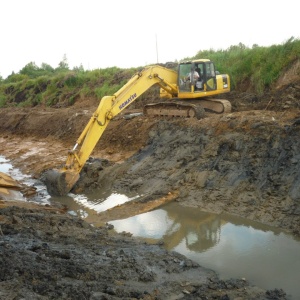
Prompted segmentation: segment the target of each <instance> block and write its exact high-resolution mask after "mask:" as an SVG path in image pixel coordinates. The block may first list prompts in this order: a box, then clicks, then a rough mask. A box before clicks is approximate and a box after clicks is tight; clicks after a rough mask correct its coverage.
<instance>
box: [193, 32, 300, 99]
mask: <svg viewBox="0 0 300 300" xmlns="http://www.w3.org/2000/svg"><path fill="white" fill-rule="evenodd" d="M193 58H209V59H211V60H212V61H213V62H214V63H215V65H216V66H217V69H218V71H220V73H227V74H229V76H230V78H231V87H232V89H238V87H239V86H247V87H249V88H250V89H251V90H253V91H255V92H256V93H258V94H261V93H263V92H264V91H265V90H267V89H269V88H271V87H272V84H273V83H274V82H275V81H276V80H277V79H278V78H279V76H280V75H281V74H282V72H284V70H285V69H287V68H288V67H289V66H290V65H291V64H292V63H293V62H295V61H296V60H297V59H299V58H300V40H298V39H294V38H293V37H291V38H290V39H289V40H287V41H286V42H285V43H284V44H281V45H273V46H271V47H260V46H258V45H253V46H252V48H247V47H246V46H245V45H243V44H241V43H240V44H239V45H237V46H231V47H229V48H228V49H227V50H218V51H215V50H208V51H199V52H198V53H197V54H196V55H195V56H194V57H193Z"/></svg>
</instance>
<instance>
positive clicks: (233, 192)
mask: <svg viewBox="0 0 300 300" xmlns="http://www.w3.org/2000/svg"><path fill="white" fill-rule="evenodd" d="M297 72H298V71H297ZM297 72H296V73H297ZM294 73H295V71H294ZM294 73H293V74H294ZM288 74H289V73H288V72H287V75H288ZM297 74H299V73H297ZM228 97H229V98H228ZM228 97H226V98H227V99H229V100H230V101H231V102H232V105H233V111H232V112H231V113H228V114H225V115H215V114H210V113H207V115H206V117H205V118H204V119H201V120H194V119H177V118H163V117H146V116H143V115H140V116H137V117H133V118H127V117H126V118H124V114H125V115H127V116H128V115H130V114H131V113H133V112H138V111H140V108H139V107H138V105H137V106H135V107H134V110H132V108H131V109H126V110H125V111H124V114H122V115H120V116H118V117H116V118H115V119H114V120H112V121H111V123H110V124H109V126H108V128H107V130H106V131H105V132H104V134H103V136H102V138H101V140H100V141H99V143H98V144H97V146H96V148H95V150H94V152H93V153H92V157H91V158H90V160H89V161H88V163H87V164H86V166H85V167H84V169H83V171H82V174H81V178H80V180H79V182H78V183H77V184H76V186H75V187H74V189H73V192H75V193H76V192H83V191H84V192H85V193H88V192H89V191H91V190H93V189H95V188H110V189H113V190H116V191H120V192H122V193H126V192H136V193H138V194H141V195H144V197H142V198H141V199H140V200H139V202H136V203H135V205H134V208H135V210H134V208H133V206H130V205H124V206H123V207H121V209H120V207H119V208H118V209H116V210H113V211H110V212H109V213H104V214H99V216H97V217H98V218H99V222H102V225H101V226H99V227H94V226H91V225H90V224H88V223H86V222H85V221H83V220H81V219H79V218H76V217H72V216H69V215H68V214H66V213H65V209H64V208H62V207H61V206H59V205H58V204H57V203H56V204H55V203H53V205H52V206H48V205H47V206H40V205H37V204H33V203H32V202H29V201H28V202H17V201H4V200H2V201H0V202H1V203H0V205H1V206H0V226H1V227H0V229H1V230H0V252H1V256H0V299H288V297H287V296H286V295H285V293H284V291H282V290H281V289H280V288H278V289H275V290H272V291H265V290H262V289H261V288H259V287H254V286H251V283H248V282H247V281H246V280H245V279H230V280H227V281H224V280H220V279H219V278H218V276H217V274H215V273H214V271H212V270H207V269H204V268H202V267H201V266H199V265H197V264H196V263H194V262H193V261H190V260H188V259H186V258H185V257H183V256H181V255H179V254H178V253H174V252H168V251H166V250H164V249H163V247H162V245H149V244H147V243H145V242H143V241H141V240H137V239H134V238H132V237H130V234H128V233H122V234H117V233H115V232H114V231H113V228H112V226H110V225H109V224H108V223H109V221H110V220H113V219H120V218H125V217H128V216H130V215H134V214H137V213H139V212H141V211H145V210H149V209H153V208H155V207H157V206H158V205H161V204H163V203H165V202H167V201H177V202H178V203H180V204H181V205H183V206H189V207H200V208H202V209H203V210H206V211H211V212H216V213H222V212H226V213H230V214H235V215H239V216H243V217H246V218H249V219H252V220H256V221H260V222H262V223H265V224H270V225H273V226H276V227H278V228H281V229H284V230H286V231H289V232H292V233H294V234H296V235H299V234H300V173H299V170H300V138H299V137H300V104H299V103H300V102H299V101H300V80H299V77H296V78H295V76H294V77H293V78H291V77H288V76H286V77H285V78H281V79H280V80H279V81H278V84H277V87H274V89H273V90H272V91H270V92H268V93H266V94H264V95H263V96H257V95H255V94H254V93H250V92H243V93H242V92H232V93H231V94H230V95H229V96H228ZM150 100H151V99H150ZM97 105H98V103H97V101H95V100H93V99H81V100H78V101H77V102H76V103H75V105H74V106H72V107H65V108H44V107H35V108H18V109H16V108H3V109H1V110H0V128H1V134H0V154H1V155H3V156H5V157H6V158H7V159H9V160H11V162H12V164H13V165H14V166H15V167H18V168H19V169H21V170H22V172H23V173H26V174H29V175H31V176H32V177H34V178H36V179H37V180H39V179H41V178H43V173H44V171H45V170H47V169H52V168H57V167H59V166H61V165H62V164H63V163H64V161H65V159H66V155H67V151H68V150H69V149H72V147H73V146H74V144H75V142H76V139H77V138H78V136H79V135H80V133H81V131H82V129H83V128H84V126H85V125H86V123H87V121H88V120H89V118H90V116H91V114H92V113H93V111H94V110H95V109H96V107H97ZM28 200H30V198H28ZM153 203H154V204H153ZM138 205H140V206H139V207H138ZM137 207H138V209H137ZM124 212H125V213H124Z"/></svg>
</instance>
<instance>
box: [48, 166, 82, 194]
mask: <svg viewBox="0 0 300 300" xmlns="http://www.w3.org/2000/svg"><path fill="white" fill-rule="evenodd" d="M78 179H79V174H78V173H75V172H71V171H60V170H48V171H46V172H45V173H44V174H43V176H42V181H43V182H44V183H45V185H46V187H47V191H48V193H49V194H50V195H51V196H64V195H67V194H68V193H69V192H70V190H71V189H72V188H73V186H74V185H75V183H76V182H77V180H78Z"/></svg>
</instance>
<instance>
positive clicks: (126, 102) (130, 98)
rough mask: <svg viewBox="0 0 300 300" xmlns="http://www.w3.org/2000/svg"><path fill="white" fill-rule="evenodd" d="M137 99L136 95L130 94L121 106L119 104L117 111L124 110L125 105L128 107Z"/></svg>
mask: <svg viewBox="0 0 300 300" xmlns="http://www.w3.org/2000/svg"><path fill="white" fill-rule="evenodd" d="M136 97H137V95H136V93H134V94H132V95H131V96H130V97H129V98H128V99H127V100H126V101H124V102H123V103H122V104H120V106H119V109H122V108H124V107H125V106H126V105H128V104H129V103H130V102H132V100H134V99H135V98H136Z"/></svg>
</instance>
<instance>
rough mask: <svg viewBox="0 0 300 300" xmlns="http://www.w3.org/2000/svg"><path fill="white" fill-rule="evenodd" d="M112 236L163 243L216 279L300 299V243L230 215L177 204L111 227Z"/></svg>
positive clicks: (260, 225)
mask: <svg viewBox="0 0 300 300" xmlns="http://www.w3.org/2000/svg"><path fill="white" fill-rule="evenodd" d="M110 223H112V224H113V225H114V226H115V228H116V230H117V231H119V232H120V231H128V232H131V233H132V234H133V235H134V236H139V237H143V238H146V239H148V240H149V241H153V240H160V239H161V240H163V241H164V245H165V247H166V248H167V249H168V250H175V251H177V252H179V253H182V254H184V255H185V256H187V257H189V258H190V259H192V260H194V261H196V262H198V263H199V264H200V265H202V266H204V267H207V268H210V269H213V270H215V271H217V272H218V273H219V275H220V276H221V277H224V278H229V277H234V278H247V279H248V280H250V282H251V283H253V284H257V285H258V286H261V287H262V288H265V289H274V288H283V289H284V290H285V291H287V292H288V293H289V294H291V295H292V296H293V298H292V299H300V287H299V284H298V280H299V276H300V239H299V238H295V237H293V236H291V235H289V234H286V233H285V232H283V231H281V230H278V229H276V228H273V227H270V226H267V225H263V224H260V223H258V222H253V221H250V220H246V219H243V218H239V217H235V216H231V215H215V214H209V213H204V212H202V211H200V210H198V209H194V208H184V207H180V206H179V205H178V204H177V205H176V203H171V204H168V205H166V206H165V207H164V208H163V209H158V210H156V211H152V212H148V213H145V214H142V215H138V216H135V217H131V218H128V219H126V220H118V221H113V222H110Z"/></svg>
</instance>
